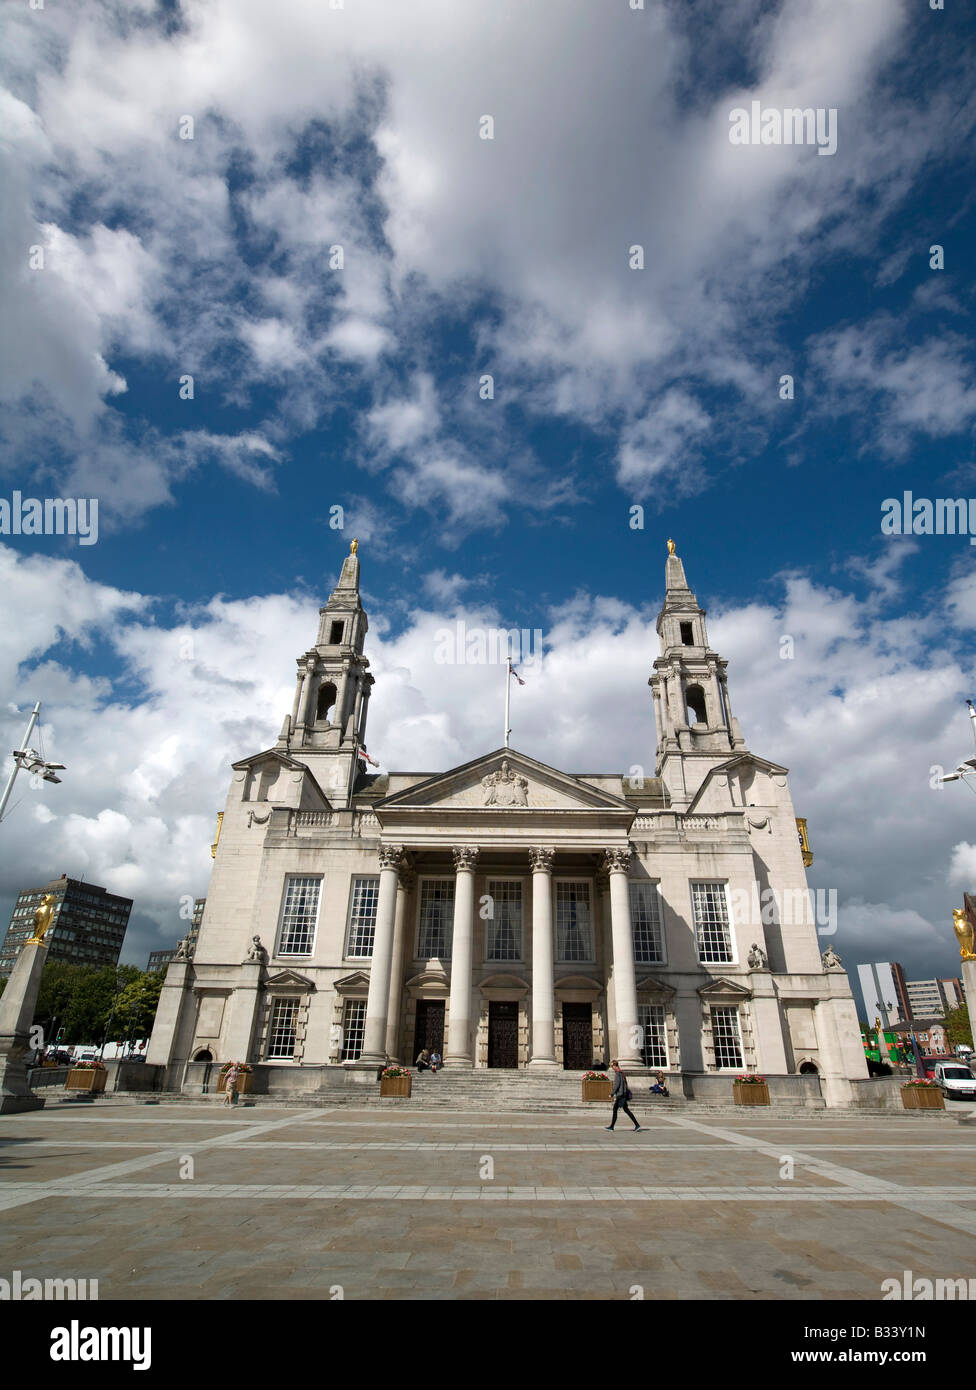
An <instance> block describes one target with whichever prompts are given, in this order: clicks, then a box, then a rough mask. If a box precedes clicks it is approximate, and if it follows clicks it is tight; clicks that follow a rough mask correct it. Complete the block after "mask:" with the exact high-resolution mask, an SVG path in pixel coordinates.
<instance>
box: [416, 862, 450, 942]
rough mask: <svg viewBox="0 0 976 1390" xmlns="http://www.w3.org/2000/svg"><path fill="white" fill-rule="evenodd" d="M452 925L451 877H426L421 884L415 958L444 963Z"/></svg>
mask: <svg viewBox="0 0 976 1390" xmlns="http://www.w3.org/2000/svg"><path fill="white" fill-rule="evenodd" d="M453 926H454V880H453V878H425V879H422V880H421V883H420V931H419V933H418V938H417V956H418V957H419V959H420V960H430V959H432V958H436V959H438V960H446V959H447V958H448V957H449V956H450V954H451V932H452V929H453Z"/></svg>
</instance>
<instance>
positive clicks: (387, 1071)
mask: <svg viewBox="0 0 976 1390" xmlns="http://www.w3.org/2000/svg"><path fill="white" fill-rule="evenodd" d="M380 1074H381V1075H382V1076H409V1075H410V1072H409V1070H408V1069H407V1068H406V1067H384V1068H383V1070H382V1072H381V1073H380Z"/></svg>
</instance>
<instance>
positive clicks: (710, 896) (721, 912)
mask: <svg viewBox="0 0 976 1390" xmlns="http://www.w3.org/2000/svg"><path fill="white" fill-rule="evenodd" d="M691 900H692V903H693V905H694V910H695V930H696V932H697V935H698V959H699V960H700V961H702V962H704V963H706V964H707V963H710V962H719V963H725V964H728V963H729V961H731V959H732V935H731V931H730V928H729V908H728V902H727V900H726V897H725V884H724V883H693V884H692V885H691Z"/></svg>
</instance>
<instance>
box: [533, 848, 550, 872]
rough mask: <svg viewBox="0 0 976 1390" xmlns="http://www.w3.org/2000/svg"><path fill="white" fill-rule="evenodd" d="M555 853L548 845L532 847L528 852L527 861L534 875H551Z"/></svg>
mask: <svg viewBox="0 0 976 1390" xmlns="http://www.w3.org/2000/svg"><path fill="white" fill-rule="evenodd" d="M555 858H556V851H555V850H554V849H552V848H551V847H550V846H549V845H533V846H532V848H531V849H530V850H529V861H530V862H531V864H532V872H533V873H534V874H551V873H552V866H553V862H554V860H555Z"/></svg>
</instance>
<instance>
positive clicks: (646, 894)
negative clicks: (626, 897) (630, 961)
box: [630, 883, 664, 965]
mask: <svg viewBox="0 0 976 1390" xmlns="http://www.w3.org/2000/svg"><path fill="white" fill-rule="evenodd" d="M630 924H631V928H632V930H633V933H634V960H635V961H637V962H638V964H642V965H661V964H663V962H664V936H663V933H662V931H661V907H660V902H659V899H658V888H657V884H656V883H632V884H631V885H630Z"/></svg>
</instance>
